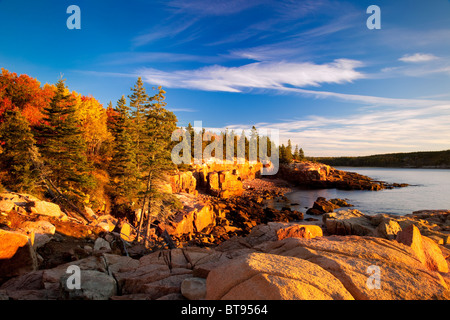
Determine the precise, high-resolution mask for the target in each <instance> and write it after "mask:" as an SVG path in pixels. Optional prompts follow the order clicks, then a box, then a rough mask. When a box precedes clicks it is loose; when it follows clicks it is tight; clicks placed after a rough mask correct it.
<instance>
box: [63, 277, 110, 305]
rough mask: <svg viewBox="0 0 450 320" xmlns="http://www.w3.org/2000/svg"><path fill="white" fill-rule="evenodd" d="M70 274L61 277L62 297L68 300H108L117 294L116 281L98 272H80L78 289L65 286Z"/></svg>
mask: <svg viewBox="0 0 450 320" xmlns="http://www.w3.org/2000/svg"><path fill="white" fill-rule="evenodd" d="M70 276H71V275H70V274H66V275H64V276H63V277H61V281H60V284H61V289H62V292H63V294H62V297H63V298H64V299H68V300H108V299H109V298H111V297H112V296H115V295H116V294H117V284H116V280H115V279H114V278H113V277H112V276H109V275H108V274H105V273H103V272H100V271H96V270H80V288H79V289H77V288H70V287H68V286H67V281H68V280H69V279H68V278H69V277H70Z"/></svg>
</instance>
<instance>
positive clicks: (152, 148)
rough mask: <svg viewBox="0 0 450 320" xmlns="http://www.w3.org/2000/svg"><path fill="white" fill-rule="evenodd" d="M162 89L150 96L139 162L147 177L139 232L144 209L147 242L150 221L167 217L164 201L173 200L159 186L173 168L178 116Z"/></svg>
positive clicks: (145, 177)
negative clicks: (173, 138) (143, 153)
mask: <svg viewBox="0 0 450 320" xmlns="http://www.w3.org/2000/svg"><path fill="white" fill-rule="evenodd" d="M164 94H165V91H164V90H163V89H162V88H161V87H159V88H158V93H157V94H156V95H155V96H154V97H153V98H152V101H153V103H152V104H151V105H150V108H149V110H148V114H147V116H146V123H145V127H144V128H145V132H146V135H147V138H148V139H147V140H146V141H147V142H148V143H147V144H146V147H147V150H146V151H147V158H146V159H145V161H143V162H142V167H143V171H144V172H145V174H144V176H143V178H144V179H145V180H146V189H145V192H143V193H142V209H143V210H142V212H143V214H142V215H141V221H140V222H139V229H138V230H139V233H140V232H141V230H142V227H143V222H144V214H145V213H146V217H145V218H146V219H145V220H146V223H147V227H146V235H147V237H146V240H145V242H146V243H147V241H148V237H149V231H150V225H151V223H152V221H153V220H154V219H160V220H161V219H164V218H166V214H167V213H166V212H164V209H165V203H166V202H167V201H169V202H170V201H173V199H171V198H170V196H168V195H167V194H164V193H163V192H161V190H160V188H159V187H160V185H161V183H163V182H165V179H166V174H167V173H168V172H169V171H171V170H173V169H174V164H173V163H172V161H171V156H170V152H171V145H172V141H171V135H172V132H173V131H174V130H175V129H176V122H177V118H176V117H175V115H174V114H173V113H172V112H170V111H168V110H166V109H165V108H164V107H165V106H166V102H165V101H164V99H165V96H164Z"/></svg>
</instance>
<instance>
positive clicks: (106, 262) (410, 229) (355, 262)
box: [0, 164, 450, 300]
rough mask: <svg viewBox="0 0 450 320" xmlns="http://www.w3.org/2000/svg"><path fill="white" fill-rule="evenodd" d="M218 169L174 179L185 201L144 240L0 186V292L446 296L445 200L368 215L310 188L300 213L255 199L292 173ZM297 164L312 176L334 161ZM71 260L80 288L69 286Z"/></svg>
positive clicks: (41, 295) (272, 192)
mask: <svg viewBox="0 0 450 320" xmlns="http://www.w3.org/2000/svg"><path fill="white" fill-rule="evenodd" d="M314 166H315V164H314V165H311V166H310V167H309V168H313V167H314ZM315 168H316V169H317V167H315ZM223 169H224V168H223V167H216V168H208V169H207V170H206V169H205V168H204V167H202V168H198V170H197V171H188V172H183V173H178V174H177V175H175V176H174V177H173V178H171V185H170V186H167V188H168V189H169V188H170V189H171V190H172V192H173V193H174V194H176V196H177V197H179V199H180V201H181V202H182V203H183V205H184V207H183V209H182V210H181V211H180V212H175V213H174V214H173V215H172V216H170V219H169V220H167V221H162V222H159V223H158V224H157V226H156V227H155V228H154V229H152V239H151V242H150V244H151V247H150V248H146V247H144V246H143V245H142V244H140V243H138V242H136V234H135V230H134V227H133V225H132V224H131V223H129V222H128V221H126V220H118V219H116V218H114V217H113V216H110V215H98V214H96V213H93V212H91V213H90V214H89V215H88V216H89V217H90V220H91V221H90V223H89V224H83V223H81V222H79V221H77V220H76V219H75V218H73V217H70V216H67V215H66V214H65V213H64V212H63V211H61V210H60V208H59V207H58V206H57V205H55V204H52V203H49V202H46V201H42V200H39V199H37V198H35V197H33V196H29V195H20V194H14V193H3V194H1V195H0V197H1V199H0V299H4V300H44V299H50V300H55V299H56V300H59V299H61V300H63V299H84V300H105V299H112V300H155V299H159V300H174V299H175V300H186V299H187V300H198V299H208V300H216V299H232V300H241V299H243V300H246V299H249V298H251V299H286V300H292V299H315V300H317V299H319V300H321V299H338V300H340V299H356V300H359V299H374V300H378V299H380V300H381V299H389V300H391V299H395V300H397V299H403V300H405V299H406V300H409V299H446V300H448V299H450V292H449V286H450V275H449V273H448V270H449V259H450V240H449V236H450V211H448V210H447V211H420V212H414V213H412V214H410V215H406V216H394V215H376V216H370V215H365V214H363V213H361V212H359V211H357V210H352V209H351V208H350V209H342V208H343V207H348V206H350V205H351V204H348V203H346V202H345V201H343V200H341V199H324V198H318V199H317V200H316V202H315V203H314V206H313V207H312V208H309V210H308V211H307V214H308V215H311V216H313V217H314V218H307V219H305V217H304V214H303V213H302V212H299V211H295V210H291V209H290V208H289V207H285V208H282V209H281V210H275V209H271V208H267V207H266V206H265V205H264V201H265V200H267V199H273V198H278V197H283V196H284V194H285V193H286V192H289V191H290V190H291V188H292V186H293V183H292V182H291V181H285V180H283V179H280V178H279V177H276V179H273V178H272V179H266V178H264V179H260V178H258V176H257V172H258V170H259V168H258V166H247V167H241V168H240V171H239V170H235V171H233V170H228V168H225V169H227V170H223ZM304 171H305V172H303V176H304V177H307V176H310V178H311V175H312V176H314V177H315V178H314V179H315V180H314V179H313V180H314V181H325V180H324V179H323V178H324V177H326V178H327V179H328V180H330V174H329V173H330V172H333V170H328V173H323V172H322V171H320V172H318V170H306V169H305V170H304ZM312 172H316V173H312ZM299 174H300V173H299ZM318 175H319V176H318ZM320 175H324V176H323V177H322V178H320ZM318 177H319V179H317V178H318ZM328 180H326V181H328ZM302 181H303V180H302ZM311 181H312V180H311ZM373 190H375V189H373ZM87 211H88V210H87ZM162 230H164V231H166V232H167V233H168V234H169V235H170V238H171V239H172V241H173V244H174V245H175V247H176V248H169V247H168V245H167V243H166V242H165V241H164V238H163V237H161V231H162ZM69 266H78V267H79V269H80V270H81V278H82V279H85V280H84V281H82V282H81V288H80V289H70V288H69V287H68V286H67V281H68V274H67V269H68V267H69ZM374 267H376V268H379V270H381V278H380V279H375V278H373V279H372V278H371V276H372V275H373V274H372V273H371V271H370V270H372V269H371V268H374ZM377 270H378V269H377ZM369 271H370V272H369ZM86 279H87V280H86ZM372 280H374V281H375V280H376V281H378V280H379V284H380V288H375V289H374V287H373V285H375V286H376V285H377V282H376V281H375V282H373V281H372ZM370 281H372V282H370Z"/></svg>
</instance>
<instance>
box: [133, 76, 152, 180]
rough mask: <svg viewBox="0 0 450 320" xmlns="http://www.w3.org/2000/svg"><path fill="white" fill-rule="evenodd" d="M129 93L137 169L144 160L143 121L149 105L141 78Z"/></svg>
mask: <svg viewBox="0 0 450 320" xmlns="http://www.w3.org/2000/svg"><path fill="white" fill-rule="evenodd" d="M131 92H132V93H131V95H129V96H128V98H129V99H130V107H131V111H132V112H131V115H132V119H133V123H134V128H133V132H134V134H133V141H134V143H135V144H136V146H135V153H136V165H137V169H138V171H140V170H141V165H142V163H143V162H144V161H145V159H146V157H147V155H146V152H147V151H146V150H147V147H146V139H147V136H146V134H147V133H146V132H145V121H146V117H147V115H148V108H149V106H150V104H149V103H150V101H149V100H150V99H149V96H148V95H147V92H146V90H145V87H144V83H143V82H142V79H141V78H140V77H139V78H138V79H137V81H136V84H135V85H134V87H133V88H131Z"/></svg>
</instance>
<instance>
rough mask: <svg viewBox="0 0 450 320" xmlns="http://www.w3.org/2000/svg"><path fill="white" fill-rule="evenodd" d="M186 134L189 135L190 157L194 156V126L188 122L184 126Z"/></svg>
mask: <svg viewBox="0 0 450 320" xmlns="http://www.w3.org/2000/svg"><path fill="white" fill-rule="evenodd" d="M186 132H187V134H189V135H190V137H191V146H190V147H191V159H193V158H194V143H195V131H194V127H192V125H191V123H190V122H189V124H188V126H187V127H186Z"/></svg>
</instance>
